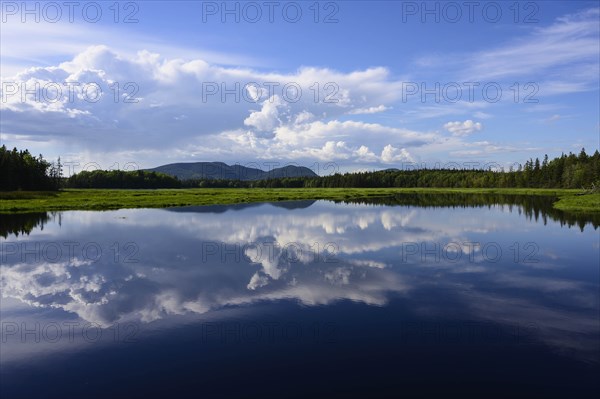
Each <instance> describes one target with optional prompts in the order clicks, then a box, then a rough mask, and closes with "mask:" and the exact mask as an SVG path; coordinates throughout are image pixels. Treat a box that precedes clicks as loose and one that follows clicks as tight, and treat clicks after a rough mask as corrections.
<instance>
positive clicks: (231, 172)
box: [145, 162, 319, 181]
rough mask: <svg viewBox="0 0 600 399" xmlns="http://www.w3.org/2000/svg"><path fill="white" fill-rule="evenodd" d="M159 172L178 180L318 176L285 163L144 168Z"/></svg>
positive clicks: (204, 164)
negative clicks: (266, 166)
mask: <svg viewBox="0 0 600 399" xmlns="http://www.w3.org/2000/svg"><path fill="white" fill-rule="evenodd" d="M145 170H147V171H150V172H160V173H164V174H167V175H170V176H173V177H177V178H178V179H179V180H190V179H214V180H218V179H226V180H244V181H251V180H266V179H278V178H283V177H318V176H319V175H317V174H316V173H315V172H313V171H312V170H311V169H309V168H307V167H304V166H294V165H287V166H283V167H281V168H274V169H271V170H269V171H264V170H262V169H258V168H250V167H247V166H243V165H240V164H234V165H227V164H226V163H224V162H177V163H171V164H166V165H161V166H157V167H155V168H151V169H145Z"/></svg>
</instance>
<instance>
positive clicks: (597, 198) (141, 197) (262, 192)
mask: <svg viewBox="0 0 600 399" xmlns="http://www.w3.org/2000/svg"><path fill="white" fill-rule="evenodd" d="M578 192H579V190H557V189H444V188H373V189H368V188H329V189H322V188H315V189H306V188H302V189H239V188H235V189H165V190H108V189H89V190H75V189H69V190H63V191H59V192H35V191H20V192H14V191H13V192H4V193H0V213H16V212H19V213H21V212H40V211H59V210H109V209H121V208H165V207H173V206H189V205H215V204H237V203H244V202H271V201H290V200H309V199H327V200H342V201H343V200H358V199H361V198H372V197H386V196H390V195H394V194H401V193H424V194H435V193H440V194H443V193H463V194H520V195H552V196H556V197H559V201H558V202H556V203H555V207H556V208H557V209H561V210H564V211H571V212H577V211H579V212H600V194H590V195H585V196H575V194H576V193H578Z"/></svg>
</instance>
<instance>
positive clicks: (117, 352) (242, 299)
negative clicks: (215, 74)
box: [0, 195, 600, 398]
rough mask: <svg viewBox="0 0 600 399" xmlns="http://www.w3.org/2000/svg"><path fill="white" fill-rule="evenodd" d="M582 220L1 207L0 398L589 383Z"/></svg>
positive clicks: (400, 392) (434, 200) (591, 360)
mask: <svg viewBox="0 0 600 399" xmlns="http://www.w3.org/2000/svg"><path fill="white" fill-rule="evenodd" d="M599 224H600V223H599V220H598V215H567V214H564V213H561V212H559V211H556V210H553V209H552V208H551V200H549V199H547V198H543V197H537V198H536V197H524V196H512V197H510V196H508V197H507V196H504V197H498V196H458V195H454V196H443V195H431V196H426V195H401V196H397V197H395V198H389V199H384V200H382V199H371V200H368V201H363V202H359V203H334V202H328V201H298V202H280V203H267V204H244V205H232V206H206V207H186V208H170V209H135V210H119V211H106V212H83V211H69V212H59V213H38V214H24V215H3V216H2V222H1V229H0V234H1V235H2V236H3V237H4V238H2V246H1V253H0V255H1V256H2V265H1V266H0V267H1V269H0V271H1V274H0V288H1V290H2V301H1V304H0V310H1V322H2V350H1V357H0V378H1V379H0V381H1V385H2V388H1V392H0V396H2V398H17V397H18V398H21V397H25V398H45V397H65V398H75V397H103V398H107V397H128V398H133V397H140V398H149V397H255V398H257V397H273V398H282V397H303V398H305V397H321V396H327V397H337V396H340V397H378V396H394V397H401V396H406V397H414V396H416V395H429V394H431V395H434V394H435V395H444V394H448V393H451V392H460V393H462V394H463V395H470V394H473V395H482V396H484V395H485V396H484V397H492V396H508V395H510V396H511V397H514V396H518V395H521V396H523V397H553V396H555V397H587V396H592V394H593V392H597V391H598V389H599V384H598V378H597V376H598V375H599V373H598V372H599V371H600V357H599V353H600V352H599V345H600V340H599V334H600V324H599V310H600V307H599V288H600V285H599V278H600V274H599V264H600V259H599V253H600V247H599V245H600V235H599V234H598V226H599Z"/></svg>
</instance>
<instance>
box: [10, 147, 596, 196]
mask: <svg viewBox="0 0 600 399" xmlns="http://www.w3.org/2000/svg"><path fill="white" fill-rule="evenodd" d="M591 186H595V187H600V153H599V152H598V150H596V151H595V152H594V154H593V155H588V154H587V153H586V152H585V149H581V152H580V153H579V154H578V155H577V154H573V153H569V154H568V155H567V154H562V155H561V156H560V157H557V158H554V159H552V160H549V159H548V156H547V155H546V156H544V158H543V159H542V161H540V160H539V159H538V158H536V159H535V160H534V159H529V160H528V161H527V162H525V164H524V165H520V164H519V166H518V168H517V169H516V170H514V169H512V168H511V169H509V170H508V171H505V170H491V169H489V170H482V169H416V170H395V169H393V170H389V169H388V170H383V171H375V172H359V173H345V174H339V173H337V174H334V175H330V176H319V177H283V178H276V179H266V180H255V181H243V180H227V179H191V180H183V181H181V180H179V179H177V178H176V177H173V176H170V175H167V174H164V173H159V172H151V171H144V170H137V171H127V172H126V171H119V170H111V171H105V170H95V171H83V172H79V173H77V174H74V175H72V176H71V177H69V178H62V166H61V163H60V158H59V159H58V161H57V162H52V163H50V162H48V161H46V160H44V158H43V157H42V155H40V156H38V157H34V156H32V155H31V154H30V153H29V151H28V150H24V151H18V150H17V149H16V148H15V149H13V150H12V151H8V150H7V149H6V147H5V146H2V147H1V148H0V190H3V191H14V190H56V189H58V188H61V187H64V188H124V189H127V188H129V189H138V188H150V189H155V188H349V187H359V188H360V187H363V188H384V187H439V188H582V187H585V188H588V187H591Z"/></svg>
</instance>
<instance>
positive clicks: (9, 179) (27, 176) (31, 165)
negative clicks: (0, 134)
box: [0, 145, 62, 191]
mask: <svg viewBox="0 0 600 399" xmlns="http://www.w3.org/2000/svg"><path fill="white" fill-rule="evenodd" d="M61 177H62V165H61V163H60V158H59V159H58V161H57V162H56V163H51V162H48V161H46V160H45V159H44V158H43V157H42V155H41V154H40V155H39V156H38V157H34V156H33V155H31V154H30V153H29V151H28V150H24V151H18V150H17V149H16V148H14V149H13V150H12V151H9V150H7V149H6V146H5V145H3V146H2V147H0V190H1V191H17V190H57V189H58V188H60V185H61Z"/></svg>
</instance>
